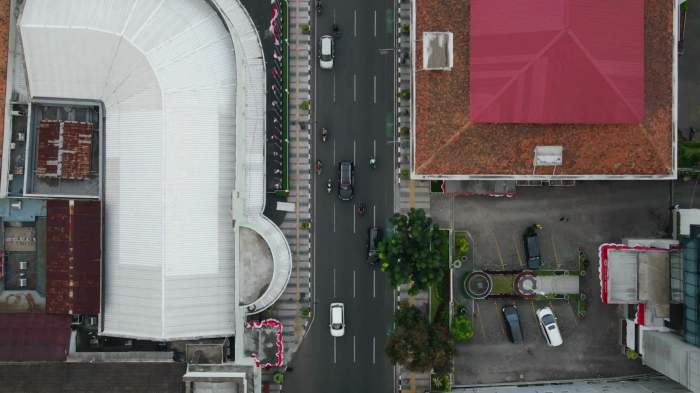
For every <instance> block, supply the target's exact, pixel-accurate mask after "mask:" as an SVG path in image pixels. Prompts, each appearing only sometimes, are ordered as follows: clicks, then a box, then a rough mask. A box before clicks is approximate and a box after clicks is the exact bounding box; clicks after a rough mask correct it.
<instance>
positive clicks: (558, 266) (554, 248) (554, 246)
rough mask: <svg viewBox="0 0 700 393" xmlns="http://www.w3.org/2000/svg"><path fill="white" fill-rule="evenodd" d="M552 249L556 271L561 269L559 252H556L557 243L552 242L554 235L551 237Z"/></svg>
mask: <svg viewBox="0 0 700 393" xmlns="http://www.w3.org/2000/svg"><path fill="white" fill-rule="evenodd" d="M552 249H553V250H554V261H555V262H556V264H557V269H561V261H560V260H559V252H558V251H557V243H556V242H555V241H554V235H552Z"/></svg>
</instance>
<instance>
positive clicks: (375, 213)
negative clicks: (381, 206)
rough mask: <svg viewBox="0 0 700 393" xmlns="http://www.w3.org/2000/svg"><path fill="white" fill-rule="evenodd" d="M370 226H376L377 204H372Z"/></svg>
mask: <svg viewBox="0 0 700 393" xmlns="http://www.w3.org/2000/svg"><path fill="white" fill-rule="evenodd" d="M372 226H374V227H376V226H377V205H372Z"/></svg>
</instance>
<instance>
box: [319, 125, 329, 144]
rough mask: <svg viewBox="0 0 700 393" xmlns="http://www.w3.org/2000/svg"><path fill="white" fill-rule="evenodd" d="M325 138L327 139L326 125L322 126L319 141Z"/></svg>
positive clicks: (323, 140)
mask: <svg viewBox="0 0 700 393" xmlns="http://www.w3.org/2000/svg"><path fill="white" fill-rule="evenodd" d="M326 139H328V130H327V129H326V127H323V130H321V142H325V141H326Z"/></svg>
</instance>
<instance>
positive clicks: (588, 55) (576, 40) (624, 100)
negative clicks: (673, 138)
mask: <svg viewBox="0 0 700 393" xmlns="http://www.w3.org/2000/svg"><path fill="white" fill-rule="evenodd" d="M566 32H567V33H568V35H569V37H571V40H572V41H574V43H575V44H576V46H578V48H579V49H580V50H581V52H582V53H583V54H584V56H586V59H588V61H590V62H591V64H592V65H593V68H594V69H595V70H596V71H598V74H600V76H601V77H602V78H603V80H604V81H605V83H607V84H608V86H609V87H610V88H611V89H612V90H613V91H614V92H615V94H616V95H617V96H618V97H619V98H620V100H621V101H622V103H623V104H625V106H626V107H627V109H629V111H630V112H632V115H634V116H635V117H638V118H640V119H643V118H644V114H643V113H639V112H637V111H636V110H634V107H633V106H632V104H630V102H629V101H628V100H627V97H625V96H624V95H623V94H622V92H621V91H620V89H618V88H617V85H615V83H613V81H611V80H610V78H608V76H607V75H605V73H604V72H603V71H602V70H601V69H600V66H599V65H598V63H597V62H596V61H595V60H594V59H593V56H592V55H591V52H589V51H588V49H586V47H585V46H584V45H583V43H582V42H581V40H580V39H579V38H578V36H577V35H576V32H574V31H572V30H571V29H568V28H567V30H566Z"/></svg>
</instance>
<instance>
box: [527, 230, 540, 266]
mask: <svg viewBox="0 0 700 393" xmlns="http://www.w3.org/2000/svg"><path fill="white" fill-rule="evenodd" d="M523 239H524V241H525V258H526V259H527V268H528V269H532V270H537V269H539V268H540V266H542V256H540V238H539V236H538V235H537V226H536V225H533V226H531V227H528V228H527V230H526V231H525V234H524V235H523Z"/></svg>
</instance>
